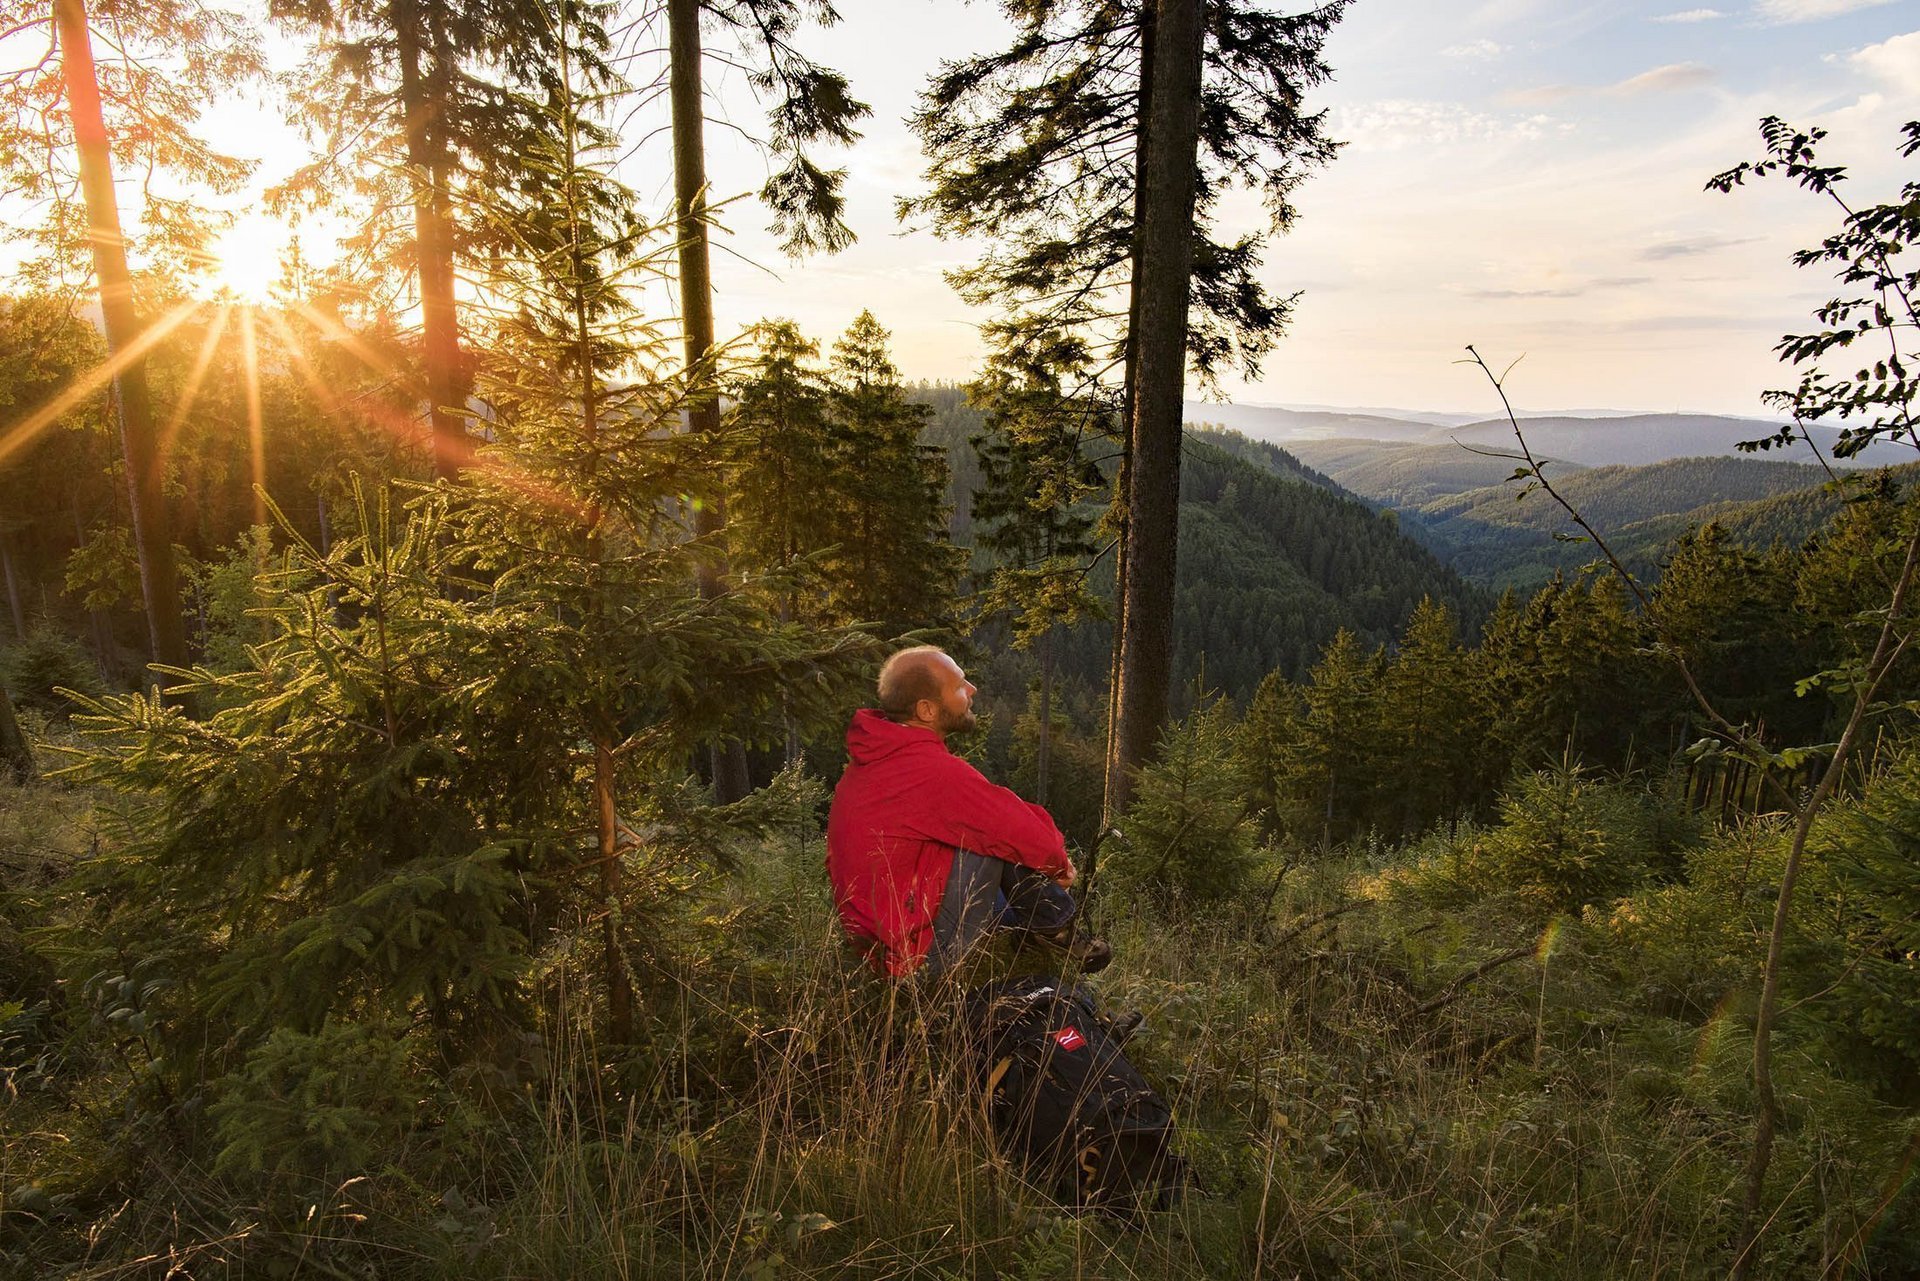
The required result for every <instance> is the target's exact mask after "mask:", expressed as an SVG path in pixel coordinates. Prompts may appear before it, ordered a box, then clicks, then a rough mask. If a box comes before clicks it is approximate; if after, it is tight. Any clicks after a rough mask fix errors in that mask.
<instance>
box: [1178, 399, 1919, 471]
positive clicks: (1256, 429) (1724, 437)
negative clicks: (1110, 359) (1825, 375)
mask: <svg viewBox="0 0 1920 1281" xmlns="http://www.w3.org/2000/svg"><path fill="white" fill-rule="evenodd" d="M1399 412H1401V411H1392V412H1376V411H1371V410H1368V411H1357V410H1334V409H1320V408H1315V409H1295V408H1281V407H1277V406H1265V405H1210V404H1204V403H1202V402H1198V401H1189V402H1187V406H1186V417H1187V422H1188V423H1189V424H1190V425H1194V426H1198V425H1201V424H1206V423H1214V424H1218V425H1220V426H1224V427H1230V428H1232V429H1233V430H1235V431H1239V432H1244V433H1245V434H1247V435H1249V436H1253V437H1255V438H1257V439H1260V440H1267V441H1272V442H1273V443H1275V444H1277V445H1281V446H1283V447H1285V448H1287V449H1289V450H1292V449H1294V447H1295V446H1296V445H1304V444H1305V443H1306V442H1309V441H1319V442H1324V441H1334V440H1339V441H1351V442H1360V441H1373V442H1385V443H1397V444H1402V445H1438V446H1448V447H1451V448H1455V449H1461V452H1463V453H1464V452H1466V451H1465V450H1464V449H1462V446H1471V447H1472V448H1476V449H1495V450H1502V451H1511V450H1512V449H1513V447H1514V438H1513V428H1512V426H1511V425H1510V424H1509V423H1508V422H1507V420H1506V419H1505V418H1493V417H1486V416H1481V417H1476V418H1471V419H1468V418H1464V417H1457V416H1454V415H1428V414H1422V415H1419V416H1418V417H1415V416H1411V415H1409V416H1405V417H1396V416H1394V414H1395V413H1399ZM1520 424H1521V427H1522V428H1523V429H1524V430H1525V432H1526V434H1527V443H1528V445H1529V447H1531V448H1532V449H1533V451H1534V453H1535V454H1537V455H1540V456H1544V457H1549V458H1557V459H1561V460H1564V461H1567V462H1575V463H1581V464H1583V465H1585V466H1589V467H1600V466H1605V465H1607V464H1611V463H1624V464H1646V463H1657V462H1664V461H1666V460H1668V459H1672V458H1697V457H1714V456H1734V455H1736V454H1738V452H1739V451H1738V450H1737V449H1736V448H1735V447H1736V446H1737V445H1738V444H1739V443H1740V442H1741V441H1748V440H1755V439H1759V438H1763V437H1767V436H1771V435H1772V434H1773V433H1774V432H1776V431H1778V430H1779V428H1780V426H1781V424H1780V423H1779V422H1778V421H1776V420H1771V419H1765V418H1741V417H1733V416H1728V415H1721V414H1632V413H1615V412H1611V411H1598V410H1593V411H1582V412H1581V413H1578V414H1544V415H1522V416H1521V419H1520ZM1813 432H1814V438H1815V440H1816V441H1818V442H1820V444H1821V445H1822V446H1823V448H1824V447H1827V446H1829V445H1830V444H1831V442H1832V440H1833V439H1834V437H1835V436H1836V435H1837V434H1838V433H1837V429H1834V428H1825V427H1815V428H1814V429H1813ZM1804 455H1805V450H1804V449H1801V450H1800V451H1798V453H1797V455H1796V451H1793V450H1788V451H1777V450H1776V451H1772V452H1771V454H1769V455H1762V456H1763V457H1766V456H1772V457H1782V458H1789V459H1793V460H1795V461H1806V459H1805V457H1804ZM1913 457H1914V454H1913V451H1912V450H1911V449H1907V448H1904V447H1902V446H1899V445H1891V444H1885V443H1882V444H1877V445H1875V446H1874V447H1873V448H1872V449H1869V450H1867V451H1866V452H1865V453H1864V454H1863V455H1861V456H1859V457H1857V458H1855V459H1853V460H1851V462H1852V465H1854V466H1874V467H1885V466H1896V465H1898V464H1901V463H1905V462H1911V461H1913ZM1302 459H1303V461H1306V462H1307V463H1308V465H1309V466H1317V465H1318V464H1316V463H1314V462H1313V461H1312V459H1311V458H1310V457H1308V456H1307V455H1305V454H1302ZM1511 470H1512V468H1511V467H1509V468H1508V471H1509V472H1511Z"/></svg>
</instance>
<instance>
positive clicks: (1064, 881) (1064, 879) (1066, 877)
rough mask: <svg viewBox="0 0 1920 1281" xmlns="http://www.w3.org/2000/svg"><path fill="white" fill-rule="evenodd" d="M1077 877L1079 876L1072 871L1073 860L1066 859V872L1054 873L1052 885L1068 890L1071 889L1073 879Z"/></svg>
mask: <svg viewBox="0 0 1920 1281" xmlns="http://www.w3.org/2000/svg"><path fill="white" fill-rule="evenodd" d="M1078 875H1080V874H1079V873H1078V872H1076V871H1074V870H1073V860H1072V859H1068V860H1067V867H1066V870H1065V871H1064V872H1059V873H1056V874H1055V875H1054V878H1053V883H1054V884H1055V885H1058V886H1059V887H1060V888H1061V889H1063V890H1070V889H1072V888H1073V881H1074V878H1075V877H1076V876H1078Z"/></svg>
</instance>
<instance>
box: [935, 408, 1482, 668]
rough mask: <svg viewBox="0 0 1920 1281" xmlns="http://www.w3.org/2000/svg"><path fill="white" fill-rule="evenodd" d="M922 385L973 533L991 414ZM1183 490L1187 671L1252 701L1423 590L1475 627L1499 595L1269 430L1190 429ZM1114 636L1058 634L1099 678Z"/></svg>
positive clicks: (1380, 627)
mask: <svg viewBox="0 0 1920 1281" xmlns="http://www.w3.org/2000/svg"><path fill="white" fill-rule="evenodd" d="M914 398H915V399H916V400H919V401H921V402H922V403H924V404H927V405H928V406H930V407H931V408H932V410H933V415H932V417H931V419H930V420H929V422H928V424H927V427H926V429H925V431H924V432H923V433H922V436H921V440H922V442H923V443H925V444H928V445H934V446H937V447H939V448H941V449H943V450H944V451H946V455H947V460H948V464H949V467H950V468H951V477H952V479H951V486H950V492H949V498H950V501H951V502H952V504H953V510H954V517H953V525H952V528H953V535H954V538H955V540H956V541H957V542H962V543H968V544H970V543H971V540H972V534H973V523H972V519H971V515H970V512H971V502H970V500H971V496H972V492H973V489H974V487H975V486H976V485H977V484H978V482H979V469H978V466H977V464H976V462H975V460H974V455H973V448H972V445H971V443H970V438H971V437H972V436H973V435H975V434H976V433H978V432H979V431H980V430H981V429H982V427H983V426H984V422H983V420H982V418H981V416H980V414H979V412H978V411H977V410H975V409H974V408H973V407H972V406H970V405H969V404H967V402H966V396H965V392H964V390H963V389H961V388H958V387H942V386H923V387H920V388H918V389H916V390H915V392H914ZM1180 501H1181V511H1180V561H1179V571H1178V573H1179V580H1178V582H1177V584H1176V587H1175V590H1176V593H1177V604H1176V611H1175V621H1174V628H1175V637H1174V646H1175V665H1176V670H1177V672H1178V675H1179V679H1180V680H1181V681H1182V682H1187V681H1191V680H1192V679H1193V677H1194V676H1195V675H1196V674H1197V673H1198V672H1199V671H1200V668H1201V666H1202V663H1203V662H1204V665H1205V673H1206V680H1207V683H1208V684H1209V685H1211V686H1213V687H1214V688H1216V689H1219V690H1221V691H1223V692H1225V693H1227V694H1228V695H1230V696H1231V697H1233V698H1235V699H1237V700H1240V701H1243V702H1244V700H1245V699H1246V698H1247V697H1248V696H1250V695H1251V694H1252V692H1253V690H1254V688H1255V687H1256V686H1257V685H1258V684H1259V682H1260V680H1261V679H1262V678H1263V677H1265V676H1266V675H1267V674H1268V673H1269V672H1271V671H1273V670H1275V669H1276V668H1277V669H1280V670H1283V671H1285V672H1286V673H1288V675H1289V676H1291V677H1294V678H1299V677H1301V676H1303V675H1304V674H1305V672H1306V670H1307V668H1308V667H1309V666H1311V665H1312V663H1313V662H1314V661H1315V660H1316V659H1317V658H1318V657H1319V654H1320V651H1321V650H1322V649H1323V648H1324V647H1325V646H1326V644H1327V643H1328V642H1329V641H1331V640H1332V639H1333V637H1334V636H1335V634H1336V633H1338V632H1339V630H1340V629H1341V628H1343V627H1344V628H1347V629H1349V630H1351V631H1353V632H1355V633H1357V634H1358V635H1359V636H1361V637H1362V638H1363V639H1364V640H1366V641H1367V642H1368V644H1369V645H1371V644H1375V643H1386V642H1387V641H1389V640H1390V639H1391V638H1392V637H1393V636H1394V635H1396V634H1397V633H1398V632H1399V631H1400V630H1401V628H1403V627H1404V625H1405V623H1406V621H1407V619H1408V618H1409V617H1410V616H1411V615H1412V613H1413V610H1414V608H1415V607H1416V606H1417V605H1418V604H1419V603H1420V601H1421V599H1422V598H1423V597H1429V596H1430V597H1432V598H1433V599H1435V600H1437V601H1442V602H1444V603H1445V604H1446V605H1447V607H1448V608H1449V609H1451V610H1452V611H1453V613H1454V615H1455V617H1457V618H1459V619H1460V620H1461V622H1462V624H1463V626H1464V627H1465V628H1466V629H1468V630H1472V629H1473V628H1475V627H1477V625H1478V622H1479V620H1480V619H1481V618H1482V617H1483V616H1484V615H1485V613H1486V611H1487V609H1488V608H1489V607H1490V603H1491V601H1490V597H1489V596H1488V595H1487V594H1486V593H1485V592H1483V591H1481V590H1480V589H1478V588H1476V587H1473V586H1471V585H1470V584H1468V583H1466V582H1464V581H1463V580H1462V579H1461V578H1460V577H1459V576H1458V575H1457V574H1455V573H1454V572H1453V571H1452V570H1450V569H1448V568H1447V567H1446V566H1445V565H1443V564H1442V563H1441V562H1440V561H1439V560H1438V559H1437V558H1436V557H1435V556H1434V555H1433V554H1432V553H1431V552H1429V551H1428V550H1427V549H1426V548H1424V547H1422V546H1421V545H1420V544H1419V543H1417V542H1415V541H1414V540H1413V539H1411V538H1409V537H1407V535H1406V534H1405V533H1404V532H1403V531H1402V530H1401V529H1400V528H1399V525H1398V523H1397V521H1396V519H1395V518H1394V517H1393V516H1392V515H1390V514H1386V515H1383V514H1382V513H1379V512H1377V511H1375V510H1373V509H1372V508H1370V507H1369V506H1368V505H1367V504H1366V503H1364V502H1362V501H1361V500H1359V499H1358V498H1355V497H1354V496H1353V495H1351V494H1349V493H1347V492H1346V491H1344V490H1342V489H1340V488H1339V486H1337V485H1335V484H1334V483H1333V482H1332V481H1330V480H1328V479H1327V478H1326V477H1325V476H1322V475H1320V474H1319V473H1318V472H1316V471H1313V470H1312V469H1311V468H1308V467H1305V466H1303V465H1302V464H1301V463H1300V462H1299V461H1298V460H1296V459H1294V458H1293V457H1292V455H1290V454H1288V453H1287V452H1286V451H1285V450H1283V449H1280V448H1278V447H1277V446H1274V445H1271V444H1268V443H1266V442H1262V441H1256V440H1251V439H1249V438H1247V437H1245V436H1242V435H1240V434H1238V433H1235V432H1222V431H1209V430H1198V431H1195V430H1190V431H1189V432H1188V433H1187V438H1186V444H1185V447H1184V449H1183V452H1182V462H1181V475H1180ZM1103 569H1105V566H1104V565H1103ZM1111 579H1112V575H1111V571H1110V570H1106V572H1104V573H1103V574H1102V575H1101V583H1100V586H1101V589H1102V591H1103V592H1109V591H1110V590H1111ZM1109 639H1110V633H1109V631H1108V629H1107V627H1106V626H1105V625H1102V624H1089V625H1085V626H1082V627H1079V628H1077V629H1075V632H1074V634H1073V635H1072V636H1071V637H1070V638H1069V639H1068V640H1067V642H1066V644H1065V645H1064V646H1063V650H1064V653H1063V658H1064V661H1065V664H1066V667H1067V669H1068V671H1069V673H1070V674H1073V675H1078V676H1081V677H1083V678H1084V679H1085V680H1086V681H1087V682H1088V683H1089V684H1090V685H1098V684H1101V683H1102V682H1103V681H1104V679H1105V673H1106V663H1107V656H1108V651H1107V646H1108V643H1109Z"/></svg>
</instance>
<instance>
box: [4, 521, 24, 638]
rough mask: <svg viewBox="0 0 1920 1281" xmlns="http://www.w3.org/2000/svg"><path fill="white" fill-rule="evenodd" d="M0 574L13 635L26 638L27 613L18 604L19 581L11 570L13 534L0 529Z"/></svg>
mask: <svg viewBox="0 0 1920 1281" xmlns="http://www.w3.org/2000/svg"><path fill="white" fill-rule="evenodd" d="M0 573H3V574H4V575H5V577H6V580H7V612H8V614H9V615H10V616H11V617H12V618H13V634H14V636H15V637H16V638H17V639H19V640H25V639H26V638H27V611H26V610H25V609H24V608H22V606H21V603H20V580H19V578H18V576H17V575H16V574H15V572H14V568H13V532H12V531H11V530H3V529H0Z"/></svg>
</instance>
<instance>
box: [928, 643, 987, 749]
mask: <svg viewBox="0 0 1920 1281" xmlns="http://www.w3.org/2000/svg"><path fill="white" fill-rule="evenodd" d="M933 670H934V675H935V677H936V678H937V679H938V681H939V684H940V700H939V701H940V710H939V713H938V715H937V716H936V717H935V718H934V722H933V728H934V729H936V730H938V731H939V732H940V733H941V734H943V735H944V734H959V733H963V732H965V731H966V730H970V729H972V728H973V726H974V717H973V696H974V694H975V693H976V692H977V691H976V690H975V689H974V687H973V682H971V681H969V680H968V679H967V674H966V673H965V672H963V671H961V670H960V664H958V663H956V662H954V661H953V659H951V658H949V657H948V656H947V655H945V654H942V655H941V656H940V657H939V658H937V659H935V660H934V664H933Z"/></svg>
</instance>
